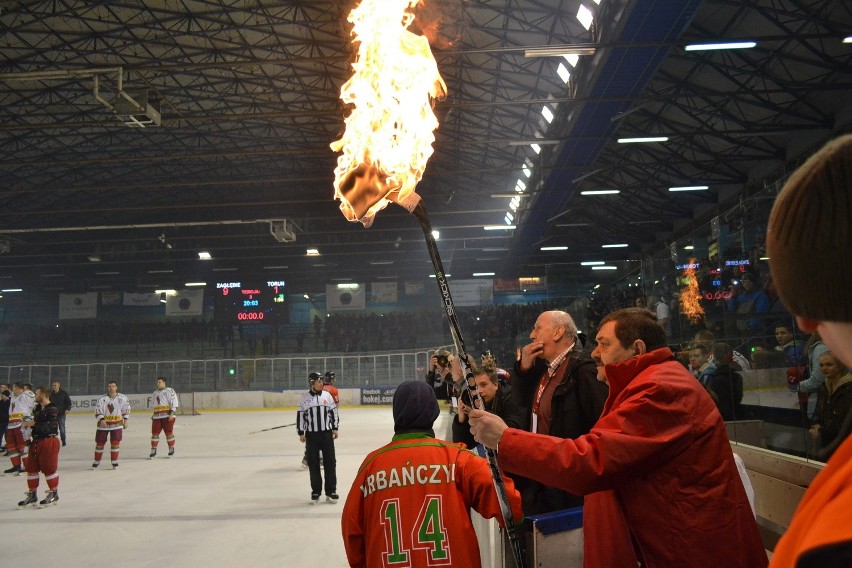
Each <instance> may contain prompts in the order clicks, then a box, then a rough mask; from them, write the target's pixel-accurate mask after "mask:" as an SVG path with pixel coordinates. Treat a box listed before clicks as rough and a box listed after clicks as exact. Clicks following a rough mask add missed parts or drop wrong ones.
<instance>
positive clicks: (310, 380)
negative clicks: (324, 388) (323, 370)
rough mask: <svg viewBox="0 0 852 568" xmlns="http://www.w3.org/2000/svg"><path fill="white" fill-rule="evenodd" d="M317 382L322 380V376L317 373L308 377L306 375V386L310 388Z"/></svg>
mask: <svg viewBox="0 0 852 568" xmlns="http://www.w3.org/2000/svg"><path fill="white" fill-rule="evenodd" d="M319 380H322V375H320V374H319V373H311V374H310V375H308V386H311V385H312V384H314V383H315V382H316V381H319Z"/></svg>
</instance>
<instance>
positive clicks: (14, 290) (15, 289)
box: [0, 288, 24, 292]
mask: <svg viewBox="0 0 852 568" xmlns="http://www.w3.org/2000/svg"><path fill="white" fill-rule="evenodd" d="M23 291H24V289H23V288H4V289H2V290H0V292H23Z"/></svg>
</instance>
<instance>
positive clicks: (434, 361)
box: [426, 349, 453, 412]
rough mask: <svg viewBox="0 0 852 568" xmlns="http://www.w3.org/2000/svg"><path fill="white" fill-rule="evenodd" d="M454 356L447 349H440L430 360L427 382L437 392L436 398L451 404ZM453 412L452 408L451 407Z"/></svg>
mask: <svg viewBox="0 0 852 568" xmlns="http://www.w3.org/2000/svg"><path fill="white" fill-rule="evenodd" d="M452 358H453V357H452V355H451V354H450V352H449V351H447V350H446V349H438V350H437V351H435V354H434V355H432V358H431V359H430V360H429V372H428V373H427V374H426V382H427V383H428V384H429V386H430V387H432V388H433V389H434V391H435V398H437V399H438V400H443V401H446V402H450V401H451V399H452V396H453V377H452V372H451V370H450V361H451V359H452ZM450 411H451V412H452V406H451V407H450Z"/></svg>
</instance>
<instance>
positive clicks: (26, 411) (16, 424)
mask: <svg viewBox="0 0 852 568" xmlns="http://www.w3.org/2000/svg"><path fill="white" fill-rule="evenodd" d="M34 407H35V393H34V392H33V391H21V394H18V395H12V398H10V399H9V425H8V426H7V427H6V429H7V430H14V429H15V428H20V427H21V425H22V423H23V422H24V420H30V419H32V417H33V408H34Z"/></svg>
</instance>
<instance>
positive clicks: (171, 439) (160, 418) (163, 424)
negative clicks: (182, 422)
mask: <svg viewBox="0 0 852 568" xmlns="http://www.w3.org/2000/svg"><path fill="white" fill-rule="evenodd" d="M167 384H168V381H166V379H165V378H164V377H157V390H155V391H154V394H153V395H151V400H152V401H153V403H154V415H153V416H152V417H151V455H150V456H148V459H149V460H152V459H154V456H156V455H157V445H158V444H159V443H160V432H161V431H163V430H165V431H166V444H168V446H169V457H172V456H173V455H175V435H174V429H175V414H176V413H177V409H178V407H179V406H180V401H179V400H178V395H177V393H176V392H175V390H174V389H173V388H171V387H168V386H166V385H167Z"/></svg>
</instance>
